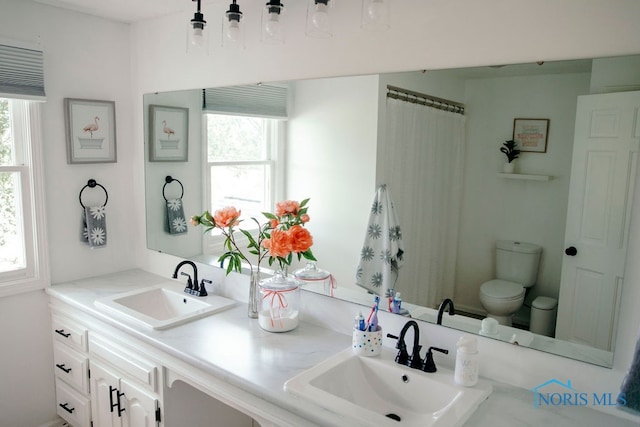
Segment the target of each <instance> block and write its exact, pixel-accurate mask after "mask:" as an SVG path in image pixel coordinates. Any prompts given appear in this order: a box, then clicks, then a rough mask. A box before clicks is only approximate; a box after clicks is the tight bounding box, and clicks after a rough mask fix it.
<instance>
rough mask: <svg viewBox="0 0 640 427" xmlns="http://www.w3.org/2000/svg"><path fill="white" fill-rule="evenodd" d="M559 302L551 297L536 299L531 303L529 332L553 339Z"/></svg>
mask: <svg viewBox="0 0 640 427" xmlns="http://www.w3.org/2000/svg"><path fill="white" fill-rule="evenodd" d="M557 310H558V300H557V299H555V298H551V297H543V296H539V297H536V298H535V299H534V300H533V302H532V303H531V318H530V319H529V331H531V332H533V333H534V334H540V335H546V336H548V337H553V336H554V335H555V329H556V314H557Z"/></svg>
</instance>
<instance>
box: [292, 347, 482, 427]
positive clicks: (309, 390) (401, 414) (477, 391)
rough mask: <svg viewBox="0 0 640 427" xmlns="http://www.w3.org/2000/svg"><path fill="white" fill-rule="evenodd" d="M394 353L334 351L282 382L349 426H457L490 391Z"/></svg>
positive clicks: (449, 371)
mask: <svg viewBox="0 0 640 427" xmlns="http://www.w3.org/2000/svg"><path fill="white" fill-rule="evenodd" d="M395 354H396V352H395V351H392V350H389V349H386V348H385V349H383V352H382V354H381V355H380V356H378V357H359V356H356V355H354V354H353V351H352V350H351V349H347V350H345V351H343V352H340V353H338V354H337V355H336V356H334V357H331V358H329V359H327V360H325V361H324V362H322V363H320V364H319V365H317V366H314V367H313V368H311V369H309V370H307V371H305V372H303V373H301V374H299V375H297V376H296V377H294V378H292V379H290V380H289V381H287V382H286V383H285V386H284V387H285V390H286V391H287V392H289V393H292V394H294V395H297V396H299V397H301V398H304V399H309V400H311V401H312V402H315V403H316V404H318V405H320V406H322V407H323V408H325V409H327V410H329V411H331V412H334V413H335V414H337V415H339V416H341V417H343V418H345V419H348V420H349V421H348V422H349V425H352V426H355V425H358V426H389V427H402V426H408V427H432V426H433V427H435V426H440V427H442V426H459V425H462V424H463V423H464V422H465V421H466V420H467V419H468V418H469V416H470V415H471V414H472V413H473V411H475V410H476V408H477V407H478V405H480V403H482V402H483V401H484V400H485V399H486V398H487V397H488V396H489V394H491V385H490V384H489V383H488V382H486V381H483V380H481V381H479V382H478V384H477V385H476V386H474V387H462V386H458V385H456V384H455V383H454V382H453V371H451V370H448V369H444V368H441V367H438V371H437V372H435V373H426V372H422V371H420V370H418V369H411V368H409V367H407V366H403V365H398V364H397V363H395V361H394V358H395Z"/></svg>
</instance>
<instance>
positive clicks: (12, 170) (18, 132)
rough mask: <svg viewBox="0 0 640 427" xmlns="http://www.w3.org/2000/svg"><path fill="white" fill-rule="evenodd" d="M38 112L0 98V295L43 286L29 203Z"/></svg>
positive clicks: (32, 204)
mask: <svg viewBox="0 0 640 427" xmlns="http://www.w3.org/2000/svg"><path fill="white" fill-rule="evenodd" d="M38 111H39V106H38V103H35V102H30V101H22V100H10V99H3V98H0V200H1V202H0V295H4V294H10V293H15V292H20V291H23V290H29V289H33V288H37V287H42V285H43V275H42V272H41V271H40V269H42V268H44V265H45V263H44V257H43V256H38V250H40V254H42V253H44V251H43V250H42V249H43V248H42V247H41V246H39V245H38V243H37V236H38V228H41V227H42V224H36V221H35V218H36V215H35V199H34V194H35V186H34V182H35V181H36V179H35V176H36V174H35V173H34V164H35V160H34V159H37V158H38V157H39V156H38V154H39V153H38V151H37V144H34V141H35V140H36V139H37V138H39V133H38V132H36V131H35V129H37V128H38V127H39V114H38ZM37 225H38V226H37Z"/></svg>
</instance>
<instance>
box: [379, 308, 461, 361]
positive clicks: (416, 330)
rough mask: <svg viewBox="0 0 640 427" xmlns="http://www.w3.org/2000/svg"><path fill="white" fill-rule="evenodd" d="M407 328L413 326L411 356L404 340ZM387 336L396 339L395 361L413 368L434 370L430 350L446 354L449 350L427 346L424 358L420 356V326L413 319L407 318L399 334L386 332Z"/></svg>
mask: <svg viewBox="0 0 640 427" xmlns="http://www.w3.org/2000/svg"><path fill="white" fill-rule="evenodd" d="M409 328H413V346H412V347H411V356H409V353H408V352H407V343H406V342H405V335H406V334H407V331H408V330H409ZM387 337H389V338H394V339H397V340H398V341H397V343H396V348H397V349H398V354H397V355H396V363H399V364H401V365H406V366H408V367H410V368H413V369H420V370H422V371H425V372H436V371H437V368H436V364H435V362H434V361H433V353H432V351H439V352H441V353H444V354H448V353H449V350H445V349H442V348H437V347H429V349H428V350H427V354H426V356H425V358H424V360H423V359H422V358H421V357H420V350H421V349H422V346H421V345H420V344H419V342H420V327H419V326H418V324H417V323H416V322H415V320H409V321H408V322H407V323H405V325H404V326H403V327H402V330H401V331H400V336H395V335H392V334H387Z"/></svg>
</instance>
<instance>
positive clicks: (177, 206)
mask: <svg viewBox="0 0 640 427" xmlns="http://www.w3.org/2000/svg"><path fill="white" fill-rule="evenodd" d="M166 225H167V230H168V231H169V234H184V233H186V232H187V219H186V218H185V216H184V208H183V204H182V199H181V198H177V199H169V200H167V223H166Z"/></svg>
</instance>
